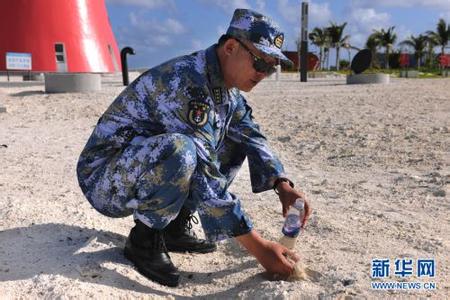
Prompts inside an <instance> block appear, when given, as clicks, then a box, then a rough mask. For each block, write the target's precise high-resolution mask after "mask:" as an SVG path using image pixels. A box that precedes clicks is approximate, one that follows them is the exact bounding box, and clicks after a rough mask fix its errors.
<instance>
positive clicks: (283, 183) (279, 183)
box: [273, 177, 294, 195]
mask: <svg viewBox="0 0 450 300" xmlns="http://www.w3.org/2000/svg"><path fill="white" fill-rule="evenodd" d="M288 186H290V187H291V188H294V183H293V182H292V181H290V180H289V179H288V178H286V177H280V178H277V179H276V180H275V182H274V184H273V190H274V191H275V193H276V194H277V195H278V193H279V192H280V190H281V189H282V188H283V187H288Z"/></svg>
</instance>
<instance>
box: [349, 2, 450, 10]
mask: <svg viewBox="0 0 450 300" xmlns="http://www.w3.org/2000/svg"><path fill="white" fill-rule="evenodd" d="M351 2H352V6H359V7H375V6H377V7H425V8H435V9H444V10H449V11H450V1H449V0H395V1H392V0H377V1H373V0H352V1H351Z"/></svg>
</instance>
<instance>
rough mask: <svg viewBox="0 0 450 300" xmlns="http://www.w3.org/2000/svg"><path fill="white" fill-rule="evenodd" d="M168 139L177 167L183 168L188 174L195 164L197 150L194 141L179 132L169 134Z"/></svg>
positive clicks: (192, 170)
mask: <svg viewBox="0 0 450 300" xmlns="http://www.w3.org/2000/svg"><path fill="white" fill-rule="evenodd" d="M170 139H171V145H172V147H173V148H172V149H173V155H174V156H175V157H174V158H175V160H176V161H177V162H178V164H179V166H178V167H180V168H183V169H185V170H186V171H187V173H189V175H190V174H192V172H194V170H195V168H196V166H197V150H196V146H195V144H194V141H193V140H192V139H191V138H190V137H188V136H187V135H184V134H180V133H174V134H171V135H170ZM174 167H176V166H174Z"/></svg>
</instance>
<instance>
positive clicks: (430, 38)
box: [426, 31, 438, 68]
mask: <svg viewBox="0 0 450 300" xmlns="http://www.w3.org/2000/svg"><path fill="white" fill-rule="evenodd" d="M426 39H427V58H426V64H427V66H428V67H429V68H431V67H433V63H434V47H436V46H437V45H438V41H437V40H436V37H435V36H434V35H430V33H429V31H428V32H427V37H426Z"/></svg>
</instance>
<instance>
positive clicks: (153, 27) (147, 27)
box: [129, 12, 186, 35]
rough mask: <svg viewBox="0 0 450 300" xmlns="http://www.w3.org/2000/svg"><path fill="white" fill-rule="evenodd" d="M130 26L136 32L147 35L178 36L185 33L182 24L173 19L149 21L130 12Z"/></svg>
mask: <svg viewBox="0 0 450 300" xmlns="http://www.w3.org/2000/svg"><path fill="white" fill-rule="evenodd" d="M129 19H130V23H131V25H132V26H133V27H134V29H136V30H140V31H147V32H149V33H165V34H170V35H178V34H182V33H184V32H186V29H185V27H184V26H183V24H182V23H181V22H180V21H178V20H176V19H173V18H167V19H166V20H164V21H160V20H156V19H150V20H147V18H146V17H143V16H142V15H141V14H139V13H134V12H131V13H130V14H129Z"/></svg>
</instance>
